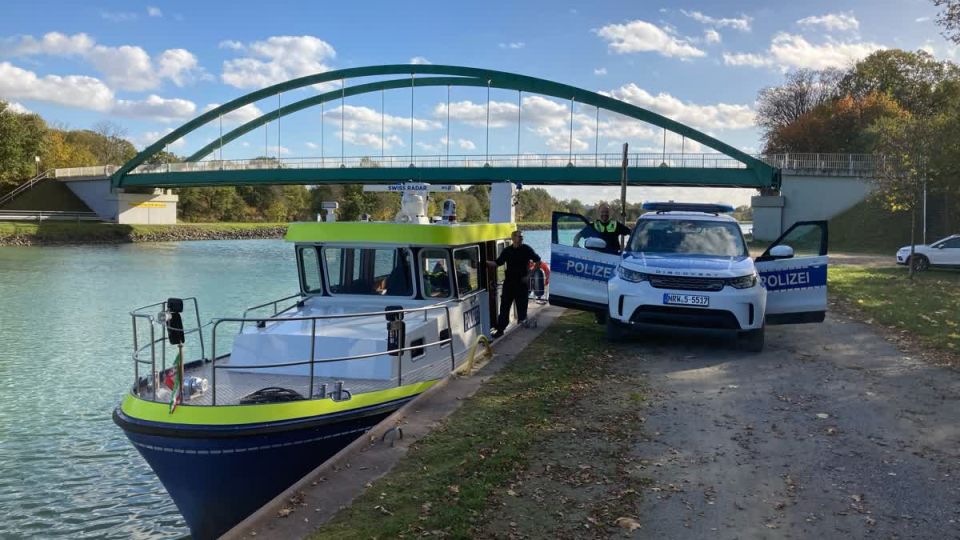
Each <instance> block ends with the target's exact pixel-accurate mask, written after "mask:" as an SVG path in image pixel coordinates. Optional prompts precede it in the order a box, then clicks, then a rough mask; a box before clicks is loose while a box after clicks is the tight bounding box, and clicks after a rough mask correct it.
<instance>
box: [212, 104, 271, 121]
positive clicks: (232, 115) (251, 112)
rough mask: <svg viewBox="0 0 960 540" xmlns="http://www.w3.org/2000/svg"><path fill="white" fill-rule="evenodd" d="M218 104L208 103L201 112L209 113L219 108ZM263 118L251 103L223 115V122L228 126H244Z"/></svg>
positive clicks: (261, 113)
mask: <svg viewBox="0 0 960 540" xmlns="http://www.w3.org/2000/svg"><path fill="white" fill-rule="evenodd" d="M219 106H220V104H219V103H210V104H208V105H207V106H206V107H204V108H203V112H209V111H212V110H213V109H216V108H217V107H219ZM261 116H263V111H261V110H260V108H259V107H257V106H256V105H254V104H253V103H248V104H246V105H244V106H243V107H240V108H239V109H237V110H235V111H230V112H228V113H227V114H225V115H223V121H224V122H225V123H230V124H246V123H247V122H249V121H251V120H254V119H256V118H260V117H261Z"/></svg>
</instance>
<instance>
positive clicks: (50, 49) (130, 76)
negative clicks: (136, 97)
mask: <svg viewBox="0 0 960 540" xmlns="http://www.w3.org/2000/svg"><path fill="white" fill-rule="evenodd" d="M0 54H5V55H9V56H36V55H46V56H59V57H78V58H82V59H84V60H85V61H87V62H89V63H90V64H91V65H92V66H93V67H94V68H95V69H96V70H97V71H99V72H100V73H102V74H103V75H104V77H105V79H106V82H107V84H109V85H110V86H111V87H112V88H119V89H122V90H133V91H143V90H150V89H153V88H156V87H157V86H159V85H160V84H161V83H162V81H163V80H165V79H169V80H170V81H172V82H173V83H174V84H176V85H177V86H183V85H184V84H186V83H187V82H189V81H191V80H193V79H194V78H195V77H199V76H202V74H203V70H202V69H201V68H200V66H199V62H198V61H197V58H196V56H194V55H193V53H191V52H190V51H187V50H186V49H168V50H166V51H163V52H161V53H160V54H159V55H158V56H157V57H156V58H155V59H153V58H151V57H150V55H149V54H147V52H146V51H145V50H143V49H142V48H141V47H137V46H134V45H122V46H119V47H108V46H105V45H98V44H97V43H96V41H95V40H94V39H93V38H91V37H90V36H89V35H87V34H84V33H78V34H74V35H66V34H62V33H60V32H49V33H47V34H44V35H43V37H41V38H40V39H37V38H35V37H33V36H19V37H16V38H9V39H6V40H3V41H2V42H0Z"/></svg>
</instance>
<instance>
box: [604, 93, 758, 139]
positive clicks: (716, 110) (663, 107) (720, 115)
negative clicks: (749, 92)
mask: <svg viewBox="0 0 960 540" xmlns="http://www.w3.org/2000/svg"><path fill="white" fill-rule="evenodd" d="M606 94H607V95H609V96H611V97H614V98H616V99H620V100H623V101H626V102H628V103H632V104H634V105H637V106H638V107H643V108H645V109H650V110H652V111H655V112H658V113H660V114H662V115H664V116H666V117H667V118H670V119H672V120H676V121H677V122H681V123H683V124H688V125H691V126H695V127H697V128H700V129H744V128H749V127H753V126H754V111H753V109H751V108H750V107H749V106H747V105H735V104H728V103H717V104H714V105H699V104H696V103H690V102H684V101H681V100H679V99H677V98H676V97H674V96H672V95H670V94H667V93H665V92H660V93H659V94H657V95H653V94H651V93H649V92H647V91H646V90H644V89H642V88H640V87H639V86H637V85H636V84H634V83H629V84H625V85H623V86H621V87H620V88H617V89H615V90H613V91H611V92H608V93H606Z"/></svg>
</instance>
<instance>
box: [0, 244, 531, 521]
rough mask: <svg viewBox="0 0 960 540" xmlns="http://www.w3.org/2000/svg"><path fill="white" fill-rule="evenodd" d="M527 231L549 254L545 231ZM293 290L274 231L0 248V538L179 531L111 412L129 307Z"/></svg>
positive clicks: (290, 263)
mask: <svg viewBox="0 0 960 540" xmlns="http://www.w3.org/2000/svg"><path fill="white" fill-rule="evenodd" d="M525 236H526V241H527V242H528V243H530V244H531V246H532V247H534V249H536V250H537V251H538V252H539V253H540V254H541V255H543V256H544V258H548V254H549V240H548V237H549V233H548V232H546V231H530V232H528V233H526V234H525ZM296 289H297V277H296V268H295V265H294V256H293V247H292V246H291V245H290V244H286V243H284V242H282V241H280V240H237V241H204V242H179V243H156V244H129V245H120V246H71V247H10V248H0V516H2V519H0V538H11V537H12V538H22V537H37V538H51V537H67V538H82V537H97V538H131V537H136V538H176V537H180V536H183V535H185V534H186V533H187V529H186V527H185V525H184V523H183V520H182V519H181V518H180V515H179V513H178V512H177V509H176V507H175V506H174V504H173V502H172V501H171V500H170V498H169V497H168V496H167V493H166V491H164V489H163V486H161V485H160V482H159V481H157V479H156V477H155V476H154V475H153V472H152V471H151V470H150V468H149V467H148V466H147V464H146V462H144V461H143V459H142V458H141V457H140V455H139V454H138V453H137V452H136V450H134V448H133V447H132V446H131V445H130V444H129V443H128V442H127V439H126V438H125V437H124V436H123V433H122V432H121V431H120V429H119V428H117V427H116V426H115V425H114V424H113V421H112V420H111V418H110V415H111V413H112V411H113V409H114V407H116V405H117V404H118V403H119V402H120V399H121V398H122V396H123V394H124V393H125V392H126V391H127V388H128V387H129V385H130V384H131V383H132V382H133V363H132V360H131V358H130V354H131V352H132V347H133V344H132V331H131V324H130V316H129V312H130V310H132V309H133V308H136V307H139V306H142V305H146V304H150V303H153V302H157V301H161V300H164V299H166V298H167V297H170V296H182V297H189V296H196V297H197V298H198V299H199V302H200V315H201V320H202V321H208V320H209V319H211V318H213V317H215V316H239V315H240V314H241V313H242V310H243V309H244V308H246V307H249V306H252V305H255V304H259V303H262V302H265V301H267V300H273V299H276V298H280V297H282V296H287V295H289V294H292V293H294V292H296Z"/></svg>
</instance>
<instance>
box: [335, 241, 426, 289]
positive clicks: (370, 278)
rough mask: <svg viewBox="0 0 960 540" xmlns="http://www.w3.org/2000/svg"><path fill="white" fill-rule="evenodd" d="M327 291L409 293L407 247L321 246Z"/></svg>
mask: <svg viewBox="0 0 960 540" xmlns="http://www.w3.org/2000/svg"><path fill="white" fill-rule="evenodd" d="M323 264H324V269H325V272H324V274H325V276H326V278H327V279H326V281H327V288H328V290H329V291H330V293H331V294H364V295H377V296H413V278H412V276H413V272H412V269H411V267H410V250H408V249H407V248H354V247H332V246H327V247H324V248H323Z"/></svg>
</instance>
